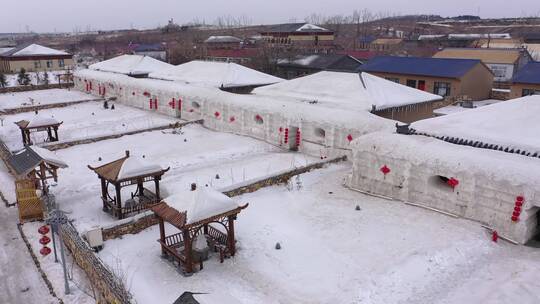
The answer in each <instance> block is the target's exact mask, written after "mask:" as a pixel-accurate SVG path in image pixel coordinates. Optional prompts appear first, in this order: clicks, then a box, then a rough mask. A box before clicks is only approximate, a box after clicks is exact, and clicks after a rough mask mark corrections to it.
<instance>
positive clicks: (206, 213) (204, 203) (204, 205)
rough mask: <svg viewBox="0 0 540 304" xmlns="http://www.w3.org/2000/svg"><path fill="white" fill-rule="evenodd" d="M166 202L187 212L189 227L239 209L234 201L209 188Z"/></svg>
mask: <svg viewBox="0 0 540 304" xmlns="http://www.w3.org/2000/svg"><path fill="white" fill-rule="evenodd" d="M164 201H165V202H166V203H167V205H169V206H170V207H172V208H174V209H176V210H178V211H180V212H183V211H185V212H186V214H187V218H186V224H188V225H189V224H193V223H196V222H198V221H201V220H204V219H207V218H209V217H212V216H216V215H219V214H222V213H225V212H228V211H231V210H234V209H236V208H238V204H237V203H236V202H235V201H234V200H233V199H231V198H230V197H228V196H226V195H225V194H223V193H221V192H219V191H216V190H214V189H212V188H208V187H206V188H201V189H197V190H195V191H190V192H184V193H179V194H175V195H172V196H169V197H167V198H165V199H164Z"/></svg>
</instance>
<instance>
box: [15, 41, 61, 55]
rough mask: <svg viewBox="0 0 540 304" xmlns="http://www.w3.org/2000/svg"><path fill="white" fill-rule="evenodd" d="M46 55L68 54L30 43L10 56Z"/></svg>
mask: <svg viewBox="0 0 540 304" xmlns="http://www.w3.org/2000/svg"><path fill="white" fill-rule="evenodd" d="M40 55H43V56H46V55H70V54H68V53H66V52H63V51H59V50H55V49H51V48H48V47H44V46H42V45H39V44H31V45H29V46H27V47H25V48H23V49H21V50H19V51H16V52H15V53H13V54H12V55H11V56H40Z"/></svg>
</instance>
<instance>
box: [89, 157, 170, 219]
mask: <svg viewBox="0 0 540 304" xmlns="http://www.w3.org/2000/svg"><path fill="white" fill-rule="evenodd" d="M88 168H89V169H90V170H92V171H94V172H95V173H96V174H97V175H98V177H99V179H100V180H101V199H102V201H103V210H104V211H107V212H109V213H111V214H112V215H113V216H115V217H117V218H119V219H122V218H124V217H126V216H127V215H131V214H136V213H140V212H142V211H144V210H147V209H148V208H149V207H151V206H153V205H155V204H157V203H159V202H160V201H161V197H160V193H159V181H160V180H161V177H162V176H163V174H165V172H167V171H169V169H170V168H167V169H163V168H162V167H161V166H159V165H154V164H145V163H143V162H142V161H140V160H139V159H137V158H135V157H130V154H129V151H126V155H125V156H124V157H122V158H120V159H117V160H115V161H112V162H110V163H107V164H104V165H102V166H99V167H95V168H94V167H92V166H90V165H89V166H88ZM151 181H154V185H155V193H154V192H152V191H150V190H149V189H147V188H144V183H145V182H151ZM110 184H112V185H113V186H114V188H115V193H116V196H115V197H111V196H110V195H109V185H110ZM130 185H137V189H136V191H135V193H132V194H131V198H130V199H128V200H126V201H125V202H122V195H121V189H122V188H123V187H127V186H130Z"/></svg>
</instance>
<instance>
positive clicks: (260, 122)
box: [255, 114, 264, 125]
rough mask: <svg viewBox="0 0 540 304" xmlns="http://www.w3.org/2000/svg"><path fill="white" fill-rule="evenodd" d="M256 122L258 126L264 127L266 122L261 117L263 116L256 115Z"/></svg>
mask: <svg viewBox="0 0 540 304" xmlns="http://www.w3.org/2000/svg"><path fill="white" fill-rule="evenodd" d="M255 122H256V123H257V124H258V125H262V124H263V123H264V120H263V118H262V117H261V115H259V114H257V115H255Z"/></svg>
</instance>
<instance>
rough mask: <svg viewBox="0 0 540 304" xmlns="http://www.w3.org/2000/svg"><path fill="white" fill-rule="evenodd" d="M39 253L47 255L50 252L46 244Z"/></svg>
mask: <svg viewBox="0 0 540 304" xmlns="http://www.w3.org/2000/svg"><path fill="white" fill-rule="evenodd" d="M39 253H41V255H42V256H46V255H49V254H50V253H51V248H49V247H47V246H43V248H41V250H40V251H39Z"/></svg>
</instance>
